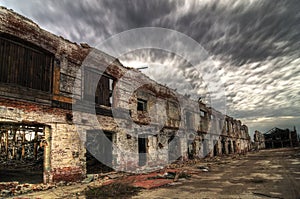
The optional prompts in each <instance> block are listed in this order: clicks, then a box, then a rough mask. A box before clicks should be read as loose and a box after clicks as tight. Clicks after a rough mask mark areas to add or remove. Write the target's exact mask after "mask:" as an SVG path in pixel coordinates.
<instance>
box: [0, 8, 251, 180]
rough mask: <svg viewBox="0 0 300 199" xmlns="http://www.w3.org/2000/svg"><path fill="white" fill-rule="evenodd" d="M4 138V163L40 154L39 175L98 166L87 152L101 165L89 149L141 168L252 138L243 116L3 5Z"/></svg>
mask: <svg viewBox="0 0 300 199" xmlns="http://www.w3.org/2000/svg"><path fill="white" fill-rule="evenodd" d="M91 54H93V55H94V57H93V59H91V60H89V61H86V57H87V56H88V55H89V56H90V55H91ZM83 63H84V64H83ZM82 66H83V67H82ZM106 66H108V67H106ZM100 77H101V78H100ZM97 78H98V79H99V78H100V81H99V82H98V84H96V86H94V85H93V83H94V82H93V80H94V79H97ZM145 82H146V84H145ZM116 87H118V89H116ZM95 91H96V92H95ZM183 107H184V108H183ZM91 108H92V111H90V110H91ZM128 116H130V117H129V118H128ZM95 120H96V123H97V124H95ZM162 121H163V122H162ZM99 130H101V132H103V133H99ZM218 131H220V133H217V132H218ZM93 140H96V141H97V142H93ZM103 140H106V141H105V142H104V141H103ZM0 141H1V142H0V158H1V164H2V166H1V169H3V168H4V167H5V166H6V165H7V164H8V163H9V162H10V161H14V162H17V161H23V162H24V161H25V162H26V161H37V160H40V162H41V169H40V170H41V181H43V182H44V183H48V182H57V181H62V180H63V181H77V180H82V179H83V178H85V177H86V174H87V173H89V172H99V171H97V170H91V171H89V162H87V160H88V159H89V160H90V159H91V160H93V161H95V162H96V164H98V165H101V163H100V162H97V161H96V160H95V159H93V155H95V154H96V155H99V154H100V157H102V154H105V158H102V159H101V160H103V161H104V162H105V164H106V165H108V166H111V167H113V168H114V169H117V170H123V171H130V170H136V169H138V170H140V171H145V169H147V168H152V169H153V168H154V169H155V168H161V166H164V165H165V164H167V163H169V162H172V161H173V160H177V159H182V160H184V159H189V158H199V157H204V156H216V155H222V154H231V153H243V152H247V151H248V150H249V147H250V136H249V134H248V128H247V126H246V125H243V124H242V123H241V121H239V120H236V119H234V118H232V117H229V116H227V115H226V116H224V115H223V114H222V113H220V112H218V111H217V110H215V109H213V108H210V107H207V106H206V105H205V104H204V103H202V102H198V101H192V100H189V99H187V98H186V97H185V96H182V95H180V94H178V93H176V92H175V91H174V90H172V89H169V88H167V87H165V86H163V85H160V84H158V83H156V82H155V81H154V80H151V79H150V78H148V77H147V76H146V75H144V74H142V73H141V72H139V71H138V70H136V69H132V68H127V67H124V66H122V64H121V63H120V62H119V61H118V60H117V59H115V58H113V57H111V56H109V55H107V54H105V53H102V52H100V51H98V50H96V49H93V48H92V47H90V46H89V45H87V44H80V45H78V44H76V43H72V42H70V41H68V40H65V39H63V38H62V37H59V36H56V35H53V34H51V33H49V32H47V31H45V30H43V29H41V28H39V26H38V25H37V24H35V23H34V22H32V21H31V20H29V19H27V18H25V17H23V16H20V15H18V14H17V13H15V12H13V11H11V10H8V9H6V8H3V7H1V8H0ZM87 143H88V144H87ZM170 143H172V144H170ZM86 147H87V148H89V152H87V150H86ZM103 157H104V155H103ZM102 166H103V167H104V165H101V168H102ZM11 180H14V179H11Z"/></svg>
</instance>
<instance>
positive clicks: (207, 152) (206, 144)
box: [203, 139, 209, 157]
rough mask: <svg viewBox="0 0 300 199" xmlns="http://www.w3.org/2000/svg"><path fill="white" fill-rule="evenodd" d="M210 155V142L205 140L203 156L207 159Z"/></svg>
mask: <svg viewBox="0 0 300 199" xmlns="http://www.w3.org/2000/svg"><path fill="white" fill-rule="evenodd" d="M208 154H209V147H208V140H207V139H204V140H203V156H204V157H206V156H208Z"/></svg>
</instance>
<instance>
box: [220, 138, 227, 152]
mask: <svg viewBox="0 0 300 199" xmlns="http://www.w3.org/2000/svg"><path fill="white" fill-rule="evenodd" d="M221 144H222V154H226V148H225V140H223V139H222V141H221Z"/></svg>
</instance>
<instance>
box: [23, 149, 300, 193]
mask: <svg viewBox="0 0 300 199" xmlns="http://www.w3.org/2000/svg"><path fill="white" fill-rule="evenodd" d="M200 165H201V167H207V168H208V171H207V172H205V171H201V169H199V166H200ZM184 169H188V170H190V171H192V172H193V171H194V172H193V173H194V174H193V175H192V177H191V178H188V179H186V178H182V179H179V181H178V182H175V183H172V184H171V185H167V186H164V187H160V188H156V189H150V190H146V189H144V190H142V191H141V192H139V193H138V195H136V196H133V197H132V198H143V199H145V198H147V199H148V198H161V199H162V198H251V199H252V198H285V199H289V198H291V199H294V198H295V199H299V198H300V148H284V149H272V150H262V151H259V152H253V153H248V154H247V155H245V156H235V157H234V158H232V157H221V158H218V160H210V161H205V160H203V161H201V162H200V163H197V165H194V166H191V167H186V168H184ZM95 185H96V184H95V182H91V183H90V184H85V185H81V184H76V185H72V186H65V187H58V188H56V189H54V190H48V191H42V192H35V193H31V194H27V195H23V196H18V198H20V197H21V198H85V196H84V195H83V193H82V191H83V190H84V189H85V188H86V187H87V186H95ZM96 186H97V185H96ZM100 197H101V196H99V197H98V198H100ZM116 198H117V197H116Z"/></svg>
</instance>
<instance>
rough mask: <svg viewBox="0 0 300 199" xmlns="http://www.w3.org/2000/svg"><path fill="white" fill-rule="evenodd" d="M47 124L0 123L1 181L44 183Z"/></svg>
mask: <svg viewBox="0 0 300 199" xmlns="http://www.w3.org/2000/svg"><path fill="white" fill-rule="evenodd" d="M46 144H47V143H46V141H45V133H44V127H43V126H41V125H28V124H15V123H0V170H1V172H0V178H1V180H2V181H19V182H21V183H23V182H30V183H41V182H43V163H44V146H45V145H46Z"/></svg>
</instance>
